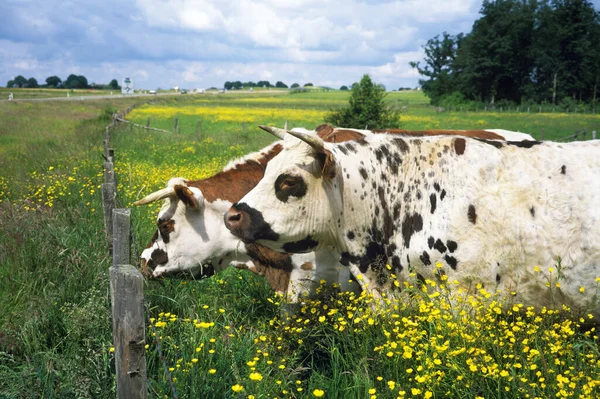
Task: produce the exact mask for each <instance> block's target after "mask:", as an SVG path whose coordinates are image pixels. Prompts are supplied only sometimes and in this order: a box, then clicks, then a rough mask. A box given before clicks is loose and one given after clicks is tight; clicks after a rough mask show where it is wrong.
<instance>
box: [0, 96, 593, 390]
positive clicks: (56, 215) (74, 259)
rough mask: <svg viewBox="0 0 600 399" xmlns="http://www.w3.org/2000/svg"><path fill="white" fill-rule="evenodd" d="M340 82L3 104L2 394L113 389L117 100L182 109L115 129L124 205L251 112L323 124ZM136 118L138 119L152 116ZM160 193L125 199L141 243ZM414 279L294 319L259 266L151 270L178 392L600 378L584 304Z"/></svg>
mask: <svg viewBox="0 0 600 399" xmlns="http://www.w3.org/2000/svg"><path fill="white" fill-rule="evenodd" d="M347 95H348V94H347V93H341V92H329V93H300V94H293V95H286V94H278V95H275V96H274V95H273V94H272V93H261V94H257V93H255V94H247V93H227V94H226V95H214V94H207V95H197V96H196V95H193V96H192V95H190V96H176V97H169V98H162V97H155V98H150V99H148V98H144V99H120V100H115V101H108V100H98V101H96V102H86V103H42V102H40V103H27V102H22V103H0V120H1V121H2V123H0V229H1V230H2V232H3V234H2V235H0V301H1V303H2V304H3V306H2V309H3V312H1V313H0V398H4V397H6V398H40V397H43V398H73V397H80V398H98V397H100V398H103V397H106V398H109V397H111V398H113V397H115V386H114V359H113V355H112V354H111V352H110V347H111V346H112V343H111V341H112V339H111V324H110V303H109V300H110V295H109V286H108V277H107V270H108V267H109V265H110V258H109V256H108V253H107V250H106V245H105V242H104V238H103V223H102V214H101V198H100V190H99V185H100V184H101V183H102V178H103V177H102V169H101V162H102V157H101V154H102V140H103V138H104V137H103V134H104V126H105V125H106V123H107V121H108V120H107V115H108V114H110V113H111V110H114V109H124V108H126V107H128V106H130V105H131V104H133V103H135V102H137V101H152V102H153V104H150V105H149V107H153V109H156V110H159V109H165V110H167V109H171V108H173V109H175V111H174V112H175V113H174V114H173V115H172V116H165V115H166V113H162V114H161V113H160V112H159V113H158V114H157V116H155V117H152V126H156V127H163V128H165V129H169V130H170V129H172V127H173V118H174V117H175V116H176V117H178V118H179V125H180V133H179V134H177V135H174V134H171V133H160V132H146V131H144V130H141V129H138V128H132V127H130V126H127V125H122V126H120V127H119V128H118V129H117V130H115V131H114V132H113V135H112V143H111V145H112V146H113V147H114V148H115V149H116V169H117V178H118V181H119V199H120V201H121V203H122V204H123V205H124V206H129V205H130V204H131V203H132V202H133V201H134V200H135V199H137V198H139V197H140V196H142V195H146V194H147V193H149V192H151V191H152V190H155V189H157V188H161V187H163V186H164V184H165V183H166V181H167V180H168V178H169V177H173V176H184V177H188V178H192V179H193V178H202V177H207V176H209V175H211V174H213V173H214V172H216V171H218V170H219V169H220V168H222V167H223V166H224V165H225V164H226V163H227V162H228V160H230V159H231V158H233V157H237V156H241V155H243V154H245V153H248V152H250V151H253V150H256V149H259V148H261V147H263V146H264V145H266V144H267V143H269V142H271V141H272V140H273V138H272V137H271V136H270V135H268V134H266V133H264V132H262V131H260V130H259V129H257V128H256V127H255V123H254V122H253V123H250V122H248V123H247V125H246V132H245V133H244V132H242V129H241V122H242V121H244V119H246V118H251V117H253V116H254V115H256V114H258V113H260V112H264V116H260V118H264V119H261V120H260V123H265V124H268V123H271V124H274V125H277V126H282V125H283V123H284V122H285V120H286V119H289V120H290V121H292V122H293V123H294V125H295V126H305V127H308V128H313V127H315V126H316V125H318V124H320V123H321V120H319V119H318V117H315V116H314V114H311V113H309V112H305V111H311V110H312V111H316V112H321V113H322V112H323V111H325V110H326V109H328V107H329V106H339V105H342V104H343V103H344V101H345V97H344V96H347ZM396 99H398V105H399V106H404V105H406V106H407V110H406V111H405V112H404V113H403V118H404V121H403V124H404V127H406V128H410V129H423V128H436V127H440V128H449V127H453V128H473V127H476V128H482V127H496V128H506V129H511V130H521V131H525V132H530V133H534V135H535V134H536V133H537V131H536V130H535V129H541V128H544V129H545V131H546V134H547V137H549V136H551V135H554V136H560V135H567V134H570V133H572V131H573V130H576V129H584V128H585V129H587V130H588V132H589V131H591V130H594V129H596V130H598V118H597V117H589V116H582V115H568V116H567V115H557V114H556V115H552V114H530V115H525V114H516V113H510V114H509V113H503V114H486V113H481V112H480V113H456V112H449V113H442V114H437V113H436V112H435V110H433V109H432V108H431V107H429V106H427V105H426V103H427V100H426V98H424V97H423V96H422V94H421V93H420V92H401V93H391V94H390V95H389V96H388V101H390V104H391V105H394V106H395V101H396ZM204 104H206V105H204ZM201 107H202V108H211V107H223V108H227V109H230V110H232V109H233V110H235V112H234V113H233V114H232V115H230V116H228V117H229V118H232V120H227V121H221V120H216V119H214V117H199V116H198V115H194V114H192V115H188V114H186V113H185V112H182V111H181V110H187V109H192V110H193V109H195V108H201ZM144 109H147V108H145V106H142V107H140V110H142V111H143V110H144ZM148 109H149V108H148ZM186 112H187V111H186ZM132 115H135V113H133V114H132ZM161 115H162V116H161ZM223 115H225V113H223ZM260 115H263V114H260ZM302 115H304V117H306V115H308V116H310V117H309V118H307V119H302V118H301V116H302ZM237 116H239V120H238V119H237ZM132 119H133V120H134V121H136V122H138V123H141V124H145V123H146V117H144V116H143V115H142V114H140V116H139V117H138V118H136V117H132ZM198 120H202V135H201V137H198V136H197V132H196V127H197V121H198ZM528 129H529V130H528ZM159 205H160V204H155V205H152V206H145V207H136V208H133V209H132V214H133V231H134V235H135V245H134V249H135V250H136V251H137V253H138V254H139V252H141V249H142V248H143V247H145V244H146V243H147V241H148V240H149V238H150V236H151V235H152V233H153V232H154V223H155V219H154V218H155V214H156V211H157V207H158V206H159ZM133 262H134V263H135V262H137V259H133ZM407 291H410V292H412V293H413V295H412V296H410V297H408V299H407V300H406V302H404V303H402V304H397V307H396V308H394V307H390V308H385V309H382V310H379V312H377V313H373V312H372V310H371V308H372V306H371V304H370V303H369V300H368V299H357V298H352V297H348V296H340V297H333V298H330V297H324V299H322V300H321V302H308V303H307V304H306V306H304V307H303V308H301V309H299V310H298V314H297V316H296V317H294V318H292V319H290V320H289V321H288V322H287V323H284V322H282V321H281V320H280V319H279V317H278V315H279V304H278V301H279V299H278V298H276V297H274V296H273V295H272V293H271V292H270V291H269V289H268V288H267V286H266V284H265V282H264V281H263V280H262V279H261V278H259V277H256V276H254V275H251V274H249V273H245V272H243V271H238V270H228V271H226V272H225V273H223V274H221V275H219V276H217V277H215V278H212V279H209V280H205V281H187V282H185V281H176V280H165V281H160V282H158V281H148V282H146V285H145V295H146V299H147V301H148V303H149V307H150V315H151V317H153V318H154V321H153V323H154V324H155V325H156V324H157V323H158V326H156V331H157V332H158V335H159V336H160V337H162V338H161V346H162V349H163V351H164V354H165V357H166V360H167V366H168V367H170V368H173V371H172V373H171V374H172V376H173V377H175V378H176V381H175V387H176V390H177V393H178V394H179V397H190V398H192V397H231V398H244V397H248V395H254V396H255V397H256V398H274V397H299V398H300V397H302V398H303V397H307V398H308V397H313V396H312V392H313V391H314V390H315V389H322V390H324V391H325V396H324V397H326V398H333V397H338V398H361V399H362V398H366V397H369V396H370V395H371V394H370V393H369V391H370V390H372V389H375V390H376V395H377V397H378V398H387V397H394V398H395V397H397V396H399V395H400V392H402V391H404V392H405V393H404V395H400V396H403V397H415V398H423V397H427V395H428V393H427V392H431V395H432V397H464V398H474V397H476V396H478V395H480V396H482V397H506V398H512V397H526V395H529V396H530V397H536V396H537V397H555V396H557V394H559V395H561V394H562V391H564V393H565V394H572V395H573V396H575V397H577V396H580V397H590V398H593V397H598V395H599V394H600V392H599V389H600V385H599V384H600V360H599V359H600V354H599V353H598V338H597V337H596V335H597V333H596V332H595V330H591V331H590V332H587V333H586V332H585V330H584V329H582V328H579V327H578V325H579V324H582V322H581V321H579V319H578V318H575V319H574V321H571V319H569V318H568V317H567V318H566V319H563V318H561V316H560V315H558V316H557V315H555V314H549V312H546V313H545V314H540V313H539V312H533V311H531V310H530V311H528V310H526V309H519V308H518V307H517V308H516V309H514V310H513V309H512V308H511V307H510V306H508V307H506V308H504V309H500V308H498V306H497V304H495V303H494V302H490V301H491V300H487V299H486V298H485V295H483V294H481V295H482V297H478V296H476V299H477V300H476V301H474V302H473V303H471V304H464V305H463V307H462V309H463V310H464V311H465V313H460V312H457V313H455V314H454V313H452V312H450V311H449V310H448V309H447V303H446V302H444V300H445V298H444V296H441V297H435V296H432V297H430V296H428V295H425V294H424V293H423V292H421V291H419V290H418V289H415V288H414V287H413V288H409V289H408V290H407ZM491 299H494V298H491ZM173 315H176V316H173ZM444 316H446V317H444ZM584 318H587V316H585V315H584ZM584 321H585V320H584ZM210 323H214V325H213V324H210ZM153 333H154V329H152V328H150V327H149V328H148V330H147V344H148V350H147V356H148V359H147V362H148V375H149V380H150V385H151V389H152V393H153V394H154V397H161V398H162V397H165V395H166V396H168V397H170V396H171V394H170V384H169V382H168V379H167V377H166V374H165V372H164V370H163V365H162V362H161V361H160V359H159V358H158V355H157V351H156V349H157V348H156V340H155V337H154V336H153V335H152V334H153ZM198 348H199V350H198ZM211 350H212V351H214V352H213V353H211V352H210V351H211ZM536 352H537V353H536ZM194 359H196V360H194ZM436 359H437V360H436ZM556 359H558V364H557V363H556ZM269 362H271V363H269ZM438 363H439V364H438ZM280 366H283V367H282V368H280ZM213 369H214V370H215V372H214V374H211V372H210V370H213ZM409 370H410V372H409ZM538 372H539V373H540V374H539V375H538V374H537V373H538ZM253 373H258V374H260V376H261V377H262V379H260V378H259V377H258V374H253ZM251 374H252V375H253V376H254V377H255V379H251V378H250V376H251ZM559 376H560V377H559ZM378 377H381V379H379V378H378ZM542 378H543V379H544V380H543V381H542V380H541V379H542ZM565 378H568V379H569V381H568V382H565V380H564V379H565ZM524 379H525V381H524ZM297 381H299V383H297ZM236 384H239V385H242V386H243V387H244V389H243V390H242V391H240V392H239V393H235V392H234V391H233V390H232V386H235V385H236ZM532 384H533V385H532ZM571 384H574V385H573V386H570V385H571ZM391 386H393V387H394V389H393V390H392V389H390V387H391ZM299 388H300V389H301V390H298V389H299ZM284 391H285V393H284Z"/></svg>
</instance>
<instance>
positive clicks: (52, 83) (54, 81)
mask: <svg viewBox="0 0 600 399" xmlns="http://www.w3.org/2000/svg"><path fill="white" fill-rule="evenodd" d="M46 85H48V87H53V88H59V87H61V86H62V80H61V79H60V78H59V77H58V76H48V77H47V78H46Z"/></svg>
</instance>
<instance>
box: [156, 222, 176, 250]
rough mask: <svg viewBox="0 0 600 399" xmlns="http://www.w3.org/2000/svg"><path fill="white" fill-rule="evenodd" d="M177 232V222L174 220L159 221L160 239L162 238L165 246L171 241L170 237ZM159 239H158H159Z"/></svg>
mask: <svg viewBox="0 0 600 399" xmlns="http://www.w3.org/2000/svg"><path fill="white" fill-rule="evenodd" d="M174 231H175V221H174V220H173V219H169V220H160V219H159V220H158V232H159V233H160V237H161V238H162V240H163V242H164V243H165V244H168V243H169V241H170V239H171V238H170V235H171V233H172V232H174ZM157 238H158V237H157ZM152 242H154V241H152Z"/></svg>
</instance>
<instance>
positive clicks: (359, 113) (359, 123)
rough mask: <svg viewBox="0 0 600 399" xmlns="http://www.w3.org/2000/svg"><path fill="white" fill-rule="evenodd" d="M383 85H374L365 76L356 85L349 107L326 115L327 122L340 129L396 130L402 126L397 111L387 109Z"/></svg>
mask: <svg viewBox="0 0 600 399" xmlns="http://www.w3.org/2000/svg"><path fill="white" fill-rule="evenodd" d="M381 86H382V85H377V84H374V83H373V81H372V80H371V77H370V76H369V75H364V76H363V77H362V79H361V80H360V82H359V83H356V84H354V86H353V87H352V93H351V94H350V99H349V101H348V102H349V105H348V106H347V107H345V108H342V109H340V110H337V111H330V112H329V113H327V114H326V115H325V118H324V119H325V121H326V122H329V123H332V124H333V125H335V126H339V127H348V128H360V129H363V128H365V126H366V127H368V128H370V129H383V128H394V127H399V126H400V115H399V112H398V111H397V110H392V109H390V108H388V107H386V105H385V103H384V101H383V100H384V98H385V96H386V93H385V90H384V89H382V87H381Z"/></svg>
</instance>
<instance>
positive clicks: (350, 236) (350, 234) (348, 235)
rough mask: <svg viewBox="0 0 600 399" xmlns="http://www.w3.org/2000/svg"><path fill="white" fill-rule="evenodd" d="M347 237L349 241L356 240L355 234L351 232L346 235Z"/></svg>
mask: <svg viewBox="0 0 600 399" xmlns="http://www.w3.org/2000/svg"><path fill="white" fill-rule="evenodd" d="M346 237H348V239H349V240H354V232H353V231H349V232H348V234H346Z"/></svg>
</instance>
